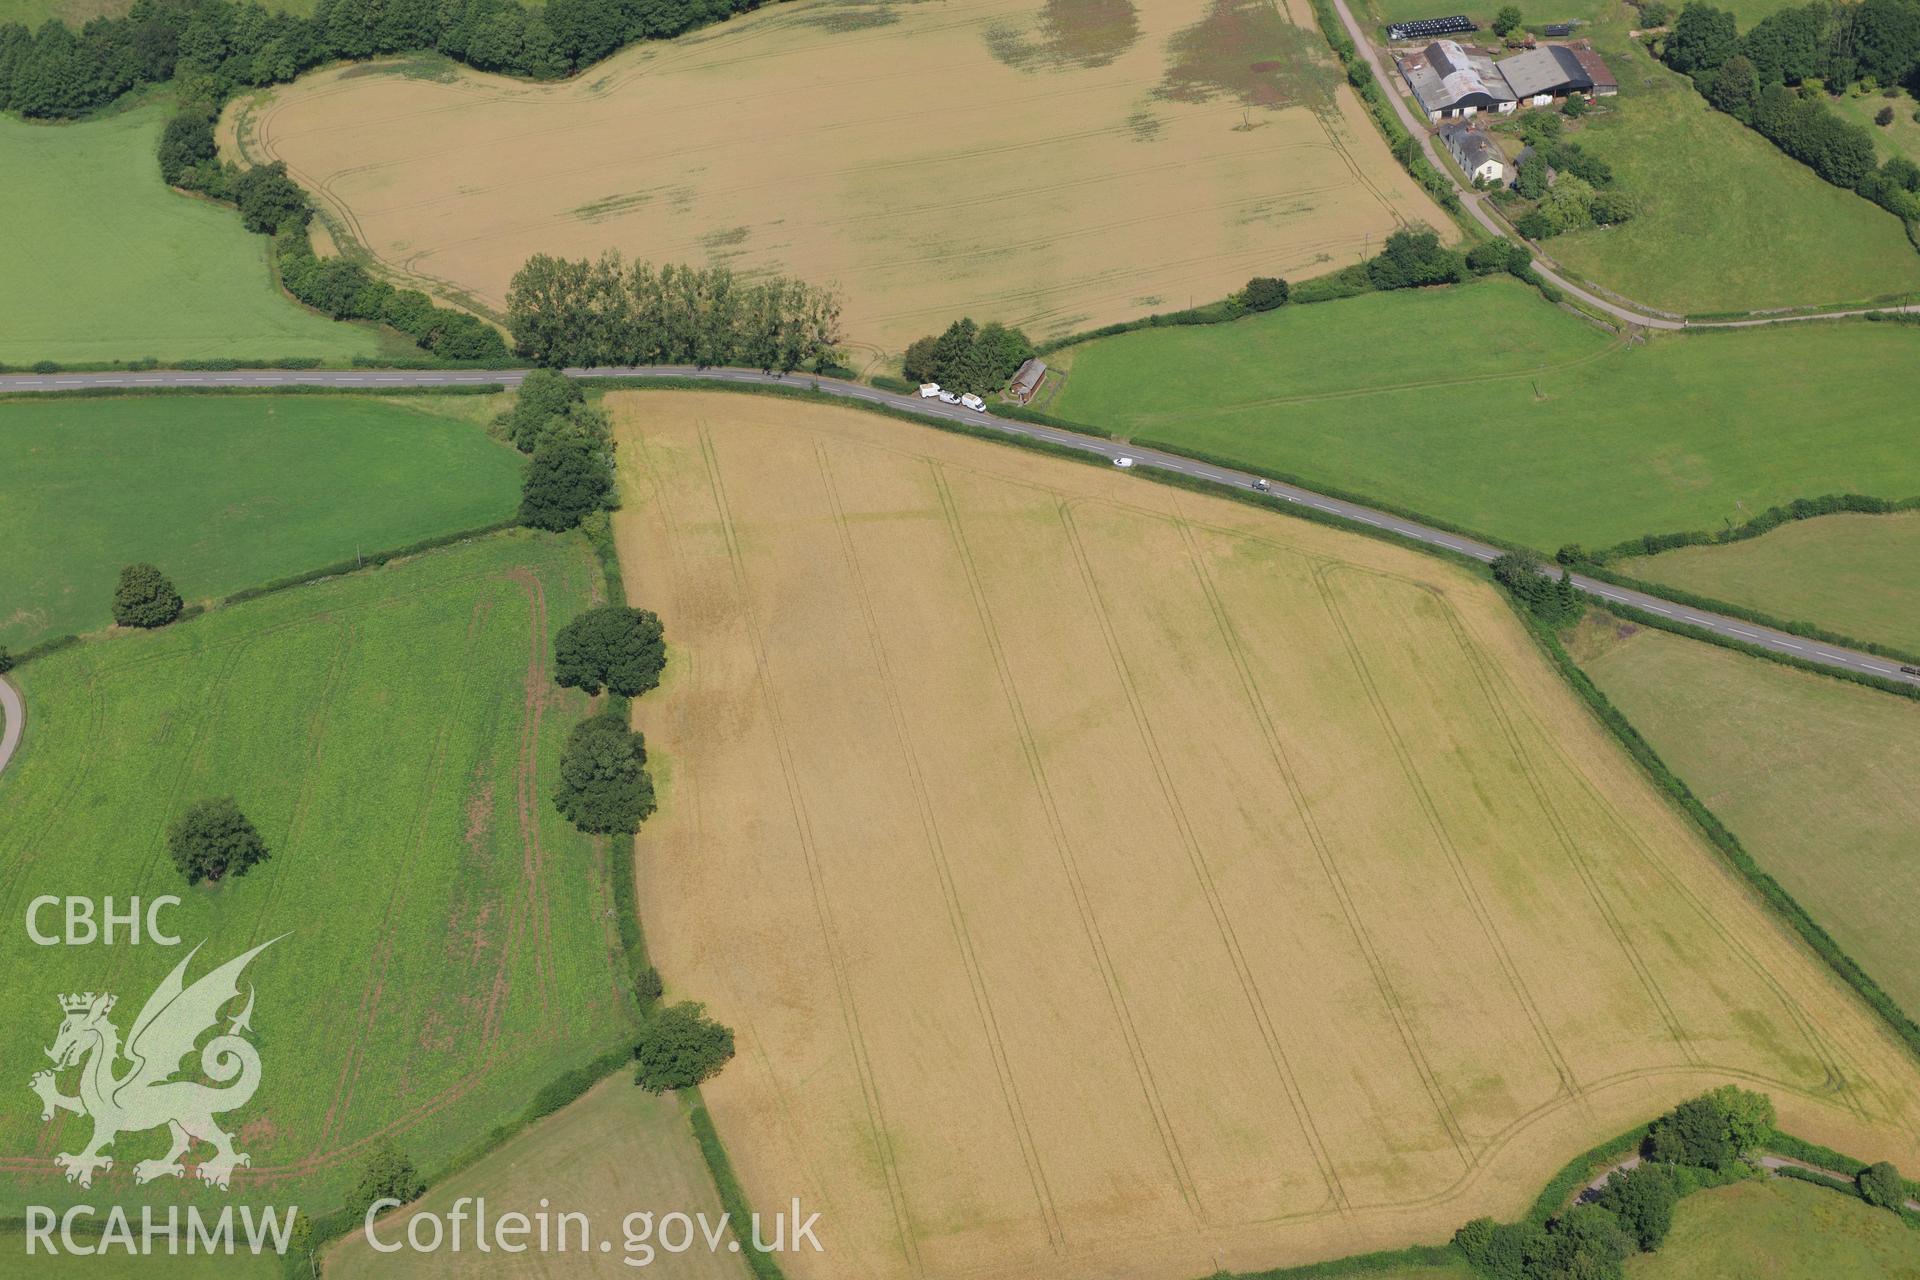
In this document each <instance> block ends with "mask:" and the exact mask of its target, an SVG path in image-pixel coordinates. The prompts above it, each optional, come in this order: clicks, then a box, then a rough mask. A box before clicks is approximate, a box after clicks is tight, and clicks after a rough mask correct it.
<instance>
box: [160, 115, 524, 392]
mask: <svg viewBox="0 0 1920 1280" xmlns="http://www.w3.org/2000/svg"><path fill="white" fill-rule="evenodd" d="M215 115H216V113H215V111H214V109H213V108H212V107H211V106H208V105H206V104H204V103H200V104H193V105H189V106H186V107H183V108H182V109H181V110H180V111H179V112H177V113H176V114H175V115H174V116H173V118H172V119H171V120H169V121H167V125H166V128H164V129H162V130H161V131H160V143H159V146H158V148H157V155H158V159H159V161H160V176H161V178H163V179H164V180H165V181H166V183H167V185H169V186H173V187H179V188H181V189H182V190H186V191H197V192H199V193H201V194H202V195H205V196H208V197H210V198H212V199H215V200H222V201H226V202H228V203H230V204H232V205H234V206H235V207H236V208H238V209H239V210H240V221H241V223H242V224H243V225H244V226H245V227H246V228H247V230H249V231H252V232H256V233H257V234H260V235H266V236H272V237H273V257H274V265H275V266H276V267H277V268H278V269H279V272H280V283H281V284H282V285H284V286H285V287H286V290H287V292H288V293H291V294H292V295H293V296H294V297H296V298H298V299H299V300H300V301H302V302H304V303H306V304H307V305H308V306H310V307H312V308H313V309H314V310H316V311H320V312H323V313H325V314H326V315H329V316H331V317H333V318H334V319H335V320H375V321H379V322H380V323H382V324H388V325H392V326H393V327H394V328H395V329H398V330H399V331H400V332H402V333H404V334H406V335H407V336H408V337H409V338H412V339H413V340H414V342H415V343H416V344H418V345H419V346H420V347H421V348H423V349H424V350H426V351H430V352H432V353H433V354H434V355H436V356H439V357H440V358H441V359H444V360H501V359H504V358H505V357H506V354H507V344H506V341H505V340H504V339H502V338H501V336H500V333H499V331H498V330H497V329H495V328H493V326H491V325H489V324H487V323H486V322H485V321H484V320H481V319H479V318H478V317H476V316H471V315H468V314H467V313H466V312H464V311H455V310H453V309H451V308H449V307H438V306H435V305H434V303H433V300H432V299H431V298H429V297H427V295H426V294H424V293H421V292H420V291H419V290H418V289H396V288H394V287H393V286H392V285H390V284H388V283H387V282H386V281H384V280H377V279H375V278H374V277H373V276H372V275H371V274H369V273H368V271H367V270H366V268H364V267H362V266H361V265H360V264H359V263H357V262H351V261H349V260H347V259H345V258H338V257H335V258H321V257H318V256H317V255H316V254H315V253H314V252H313V241H312V239H311V237H309V235H308V234H307V224H308V223H309V222H310V221H312V218H313V205H312V202H311V201H309V200H308V198H307V193H306V192H305V191H304V190H302V189H301V187H300V184H299V183H297V182H295V181H294V180H293V179H292V178H290V177H288V176H287V167H286V165H284V164H281V163H274V164H269V165H254V166H251V167H249V168H245V169H242V168H240V167H239V166H237V165H234V164H232V163H230V162H229V163H226V164H222V163H221V162H220V159H219V157H218V155H217V153H216V147H215V144H214V138H213V124H214V120H215Z"/></svg>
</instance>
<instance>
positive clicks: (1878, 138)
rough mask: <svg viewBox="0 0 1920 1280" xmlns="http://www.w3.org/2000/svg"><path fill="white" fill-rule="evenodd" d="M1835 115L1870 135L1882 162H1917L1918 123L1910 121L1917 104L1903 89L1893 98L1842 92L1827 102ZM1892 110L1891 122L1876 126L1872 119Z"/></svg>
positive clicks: (1918, 146) (1919, 124)
mask: <svg viewBox="0 0 1920 1280" xmlns="http://www.w3.org/2000/svg"><path fill="white" fill-rule="evenodd" d="M1826 102H1827V105H1829V106H1831V107H1832V108H1833V110H1834V112H1835V114H1837V115H1840V116H1843V117H1845V118H1846V119H1848V120H1850V121H1852V122H1853V123H1854V124H1857V125H1859V126H1860V127H1861V128H1863V129H1865V130H1866V131H1867V132H1868V133H1870V134H1872V135H1873V148H1874V152H1875V154H1876V155H1877V156H1878V157H1879V159H1880V161H1881V162H1882V163H1885V162H1886V161H1888V160H1890V159H1892V158H1893V157H1894V156H1905V157H1906V158H1907V159H1909V160H1915V161H1920V120H1915V119H1914V118H1913V113H1914V110H1915V108H1916V106H1920V103H1916V101H1915V99H1914V97H1913V95H1912V94H1911V93H1909V92H1906V91H1904V90H1902V91H1900V92H1898V93H1896V94H1895V95H1894V96H1893V97H1891V98H1888V97H1884V96H1882V95H1881V94H1878V93H1869V94H1866V95H1864V96H1862V97H1858V98H1856V97H1854V96H1853V94H1851V93H1845V94H1842V95H1841V96H1839V97H1837V98H1834V97H1829V98H1827V99H1826ZM1883 107H1892V108H1893V120H1892V121H1891V122H1890V123H1888V124H1884V125H1882V124H1877V123H1875V121H1874V117H1875V116H1877V115H1878V114H1879V113H1880V110H1881V108H1883Z"/></svg>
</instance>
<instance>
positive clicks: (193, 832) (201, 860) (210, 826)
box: [167, 796, 267, 884]
mask: <svg viewBox="0 0 1920 1280" xmlns="http://www.w3.org/2000/svg"><path fill="white" fill-rule="evenodd" d="M167 852H168V853H169V854H171V855H172V857H173V865H174V866H176V867H178V868H180V874H181V875H183V876H185V877H186V878H187V883H188V884H199V883H200V882H201V881H202V880H220V879H223V878H225V877H227V876H229V875H235V876H238V875H245V874H246V872H247V869H248V868H249V867H251V866H253V865H254V864H255V863H257V862H263V861H265V860H266V857H267V845H266V842H265V841H264V840H262V839H261V838H260V833H259V832H258V831H256V830H254V828H253V824H252V823H251V822H248V821H247V817H246V815H245V814H243V813H241V812H240V806H239V805H237V804H235V803H234V802H233V797H231V796H222V797H221V798H219V799H217V800H202V801H201V802H200V803H199V804H196V805H194V806H193V807H192V808H191V809H188V810H187V811H186V812H185V813H183V814H181V815H180V816H179V817H178V818H176V819H174V821H173V825H172V826H170V827H168V828H167Z"/></svg>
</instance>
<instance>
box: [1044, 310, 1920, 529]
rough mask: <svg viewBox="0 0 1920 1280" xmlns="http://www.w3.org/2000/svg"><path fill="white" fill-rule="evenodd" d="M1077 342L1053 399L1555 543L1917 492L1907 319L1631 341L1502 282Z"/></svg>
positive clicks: (1140, 431) (1187, 444)
mask: <svg viewBox="0 0 1920 1280" xmlns="http://www.w3.org/2000/svg"><path fill="white" fill-rule="evenodd" d="M1070 360H1071V366H1070V371H1069V373H1068V375H1067V380H1066V384H1065V386H1064V388H1063V389H1062V391H1061V393H1060V394H1059V395H1058V396H1057V397H1056V398H1055V399H1054V400H1053V402H1052V403H1051V404H1050V405H1049V406H1048V409H1049V411H1050V412H1052V413H1054V414H1057V415H1059V416H1061V417H1064V418H1070V419H1072V420H1074V421H1076V422H1084V423H1090V424H1093V425H1095V426H1098V427H1100V428H1101V429H1103V430H1107V431H1112V432H1117V433H1120V434H1122V435H1126V436H1129V437H1131V438H1133V439H1136V440H1141V441H1151V442H1153V443H1157V444H1164V445H1167V446H1169V447H1172V448H1176V449H1187V450H1198V451H1201V452H1204V453H1209V454H1212V455H1215V456H1218V457H1221V458H1224V459H1228V460H1231V461H1234V462H1238V463H1240V464H1243V465H1245V466H1248V467H1251V468H1254V469H1261V468H1267V469H1271V470H1274V471H1278V472H1282V473H1285V474H1290V475H1294V476H1298V477H1300V478H1301V479H1302V480H1304V481H1306V482H1307V483H1309V484H1316V483H1317V484H1322V485H1328V486H1332V487H1334V488H1340V489H1345V490H1348V491H1350V492H1354V493H1359V494H1364V495H1367V496H1369V497H1372V498H1376V499H1380V500H1383V501H1387V502H1391V503H1397V504H1399V505H1401V506H1404V507H1407V508H1411V509H1412V510H1415V511H1418V512H1421V513H1423V514H1426V515H1429V516H1435V517H1438V518H1440V519H1443V520H1448V521H1451V522H1453V523H1455V524H1458V525H1462V526H1465V527H1467V528H1470V529H1475V530H1479V531H1482V532H1485V533H1488V534H1492V535H1495V536H1497V537H1502V538H1507V539H1510V540H1512V541H1515V542H1520V543H1524V544H1526V545H1528V546H1533V547H1538V548H1541V549H1542V550H1544V551H1547V552H1552V551H1553V550H1554V549H1555V548H1557V547H1559V546H1560V545H1561V544H1562V543H1566V542H1583V543H1586V544H1588V545H1591V546H1610V545H1612V544H1613V543H1616V542H1620V541H1623V540H1625V539H1627V538H1635V537H1639V536H1640V535H1641V534H1644V533H1667V532H1672V531H1675V530H1681V529H1718V528H1721V527H1723V525H1725V524H1738V523H1740V522H1742V521H1745V520H1748V519H1750V518H1752V517H1753V516H1754V515H1756V514H1758V513H1759V512H1761V511H1764V510H1766V509H1767V508H1768V507H1770V506H1772V505H1774V504H1775V503H1781V502H1786V501H1789V500H1791V499H1793V498H1798V497H1807V496H1811V495H1816V494H1821V493H1847V492H1854V493H1868V494H1874V495H1876V496H1879V497H1886V498H1905V497H1908V496H1910V495H1911V494H1913V493H1915V492H1917V491H1920V454H1917V453H1916V452H1915V450H1914V449H1913V447H1912V440H1911V432H1910V431H1909V430H1908V429H1907V427H1906V425H1905V423H1906V420H1907V419H1906V415H1907V409H1906V408H1905V402H1904V400H1903V398H1902V393H1901V391H1900V387H1901V386H1902V385H1903V383H1904V382H1905V380H1906V379H1905V377H1904V376H1903V375H1902V373H1901V371H1903V370H1905V371H1916V370H1920V333H1916V332H1914V331H1913V330H1911V329H1907V328H1905V327H1904V326H1895V325H1869V324H1867V323H1864V322H1861V323H1853V324H1833V325H1808V326H1804V327H1803V326H1796V325H1787V326H1779V327H1775V328H1771V329H1756V330H1743V331H1739V332H1733V333H1712V334H1696V335H1674V336H1665V337H1655V338H1652V339H1651V340H1650V341H1648V342H1646V343H1644V344H1640V343H1635V344H1632V345H1627V344H1622V343H1619V342H1617V341H1616V340H1614V339H1613V338H1611V337H1610V336H1609V335H1608V334H1606V333H1604V332H1602V331H1600V330H1598V329H1594V328H1591V327H1589V326H1588V325H1586V324H1585V323H1584V322H1583V321H1581V320H1578V319H1576V318H1575V317H1573V316H1571V315H1569V314H1567V313H1566V312H1563V311H1560V310H1558V309H1556V308H1554V307H1551V306H1549V305H1548V304H1547V303H1545V302H1544V301H1542V300H1541V299H1540V298H1539V297H1538V295H1536V294H1533V293H1531V292H1530V291H1528V290H1526V289H1524V288H1522V287H1521V286H1519V285H1518V284H1514V283H1510V282H1507V281H1489V282H1486V283H1481V284H1474V285H1470V286H1467V287H1463V288H1452V289H1445V290H1424V291H1420V292H1417V293H1406V292H1402V293H1392V294H1370V295H1365V296H1362V297H1359V298H1352V299H1347V300H1345V301H1341V302H1329V303H1317V304H1314V305H1312V306H1306V307H1286V308H1282V309H1281V310H1279V311H1275V312H1270V313H1267V314H1265V315H1261V316H1254V317H1249V318H1247V319H1244V320H1238V321H1235V322H1233V323H1231V324H1224V325H1210V326H1205V327H1193V328H1179V329H1175V328H1161V329H1150V330H1142V331H1137V332H1134V333H1129V334H1122V335H1120V336H1118V337H1113V338H1102V339H1100V340H1098V341H1095V342H1090V343H1086V344H1084V345H1082V346H1079V347H1075V348H1072V349H1071V355H1070ZM1783 385H1792V386H1793V387H1794V388H1795V394H1794V396H1793V397H1792V399H1791V402H1790V403H1789V402H1788V401H1786V400H1783V399H1782V397H1781V395H1780V393H1779V390H1778V388H1780V387H1781V386H1783Z"/></svg>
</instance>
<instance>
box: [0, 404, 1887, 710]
mask: <svg viewBox="0 0 1920 1280" xmlns="http://www.w3.org/2000/svg"><path fill="white" fill-rule="evenodd" d="M566 372H567V374H568V375H569V376H572V377H576V378H692V379H698V380H700V381H704V382H723V383H725V382H730V383H747V384H759V385H765V386H784V387H794V388H809V387H810V388H814V389H817V390H819V391H821V392H823V393H825V394H827V395H833V396H840V397H843V398H845V399H849V400H861V401H865V402H867V403H869V404H877V405H883V406H885V407H886V408H889V409H894V410H898V411H901V412H904V413H913V414H919V415H921V416H923V417H932V418H944V419H948V420H951V421H954V422H960V423H965V424H967V425H969V426H976V427H987V428H991V429H992V430H995V431H1001V432H1004V433H1006V434H1007V435H1010V436H1020V437H1023V438H1025V439H1028V440H1038V441H1041V442H1044V443H1046V444H1049V445H1053V446H1055V447H1058V448H1062V449H1070V450H1073V451H1075V452H1077V453H1085V454H1092V455H1094V456H1096V457H1102V458H1109V459H1111V458H1118V457H1122V456H1125V457H1130V458H1132V459H1133V460H1134V461H1135V462H1136V463H1139V464H1141V465H1143V466H1148V467H1155V468H1159V469H1161V470H1164V471H1172V472H1177V473H1178V474H1180V475H1183V476H1189V477H1191V478H1193V479H1196V480H1201V481H1206V482H1208V483H1212V484H1218V485H1224V486H1226V487H1228V488H1233V489H1245V488H1248V487H1249V486H1251V485H1252V483H1253V481H1254V479H1255V477H1254V474H1253V473H1252V472H1248V471H1239V470H1235V469H1234V468H1231V467H1223V466H1216V465H1214V464H1212V463H1205V462H1196V461H1194V460H1192V459H1190V458H1183V457H1181V456H1179V455H1178V454H1172V453H1163V452H1161V451H1159V450H1157V449H1143V448H1138V447H1135V446H1133V445H1129V444H1124V443H1121V442H1117V441H1113V440H1102V439H1099V438H1097V437H1094V436H1086V435H1080V434H1078V433H1077V432H1072V431H1063V430H1060V429H1059V428H1057V427H1045V426H1039V425H1036V424H1034V423H1030V422H1021V421H1017V420H1015V419H1012V418H1002V417H998V416H996V415H994V414H991V413H975V412H973V411H972V410H970V409H964V408H961V407H959V406H957V405H948V404H942V403H941V402H939V401H937V400H922V399H920V398H919V397H917V396H911V395H896V394H895V393H893V392H890V391H881V390H879V389H878V388H875V387H868V386H862V385H861V384H859V383H854V382H843V381H841V380H839V379H837V378H820V377H813V376H810V375H806V374H796V375H788V376H782V375H780V374H772V373H761V372H758V371H757V370H753V369H696V368H688V367H680V366H649V367H646V368H599V369H568V370H566ZM524 377H526V370H524V369H472V370H459V371H440V370H432V371H428V370H356V371H346V370H324V369H316V370H301V371H283V370H278V369H258V370H243V371H239V372H233V373H200V372H172V371H167V370H160V369H156V370H149V371H146V372H141V373H50V374H9V375H5V376H0V394H5V393H19V392H58V391H81V390H87V389H91V388H100V387H127V388H130V389H131V388H157V387H226V388H237V389H244V388H272V387H333V388H339V389H343V390H352V391H381V390H391V389H394V388H398V387H448V386H471V385H473V384H476V383H479V384H499V385H502V386H507V387H513V386H517V385H519V382H520V380H521V379H522V378H524ZM1271 491H1272V494H1273V496H1274V497H1276V498H1279V499H1281V500H1283V501H1286V502H1292V503H1297V504H1299V505H1302V506H1307V507H1312V508H1314V509H1316V510H1318V511H1321V512H1324V513H1326V514H1327V515H1331V516H1337V517H1339V518H1341V519H1343V520H1352V521H1354V522H1356V523H1358V524H1363V525H1369V526H1371V527H1373V528H1375V529H1380V530H1383V531H1385V532H1387V533H1391V534H1394V535H1396V536H1398V537H1402V538H1407V539H1409V540H1411V541H1414V542H1420V543H1425V544H1426V545H1428V546H1434V547H1440V548H1442V549H1444V550H1447V551H1451V552H1454V553H1456V554H1459V555H1465V556H1471V557H1473V558H1474V559H1476V560H1480V561H1492V560H1494V559H1496V558H1498V557H1499V556H1500V555H1501V554H1502V550H1503V549H1502V548H1500V547H1495V546H1492V545H1490V544H1488V543H1485V542H1480V541H1477V540H1475V539H1473V538H1469V537H1466V536H1464V535H1461V534H1457V533H1449V532H1447V531H1446V530H1444V529H1437V528H1434V527H1433V526H1431V525H1426V524H1421V523H1420V522H1418V521H1415V520H1409V519H1407V518H1406V517H1405V516H1398V515H1394V514H1392V513H1390V512H1386V511H1381V510H1378V509H1376V508H1373V507H1369V506H1366V505H1363V504H1361V503H1358V502H1352V501H1348V500H1346V499H1343V498H1335V497H1332V496H1329V495H1327V494H1322V493H1316V492H1315V491H1313V490H1311V489H1303V488H1300V487H1299V486H1297V485H1291V484H1283V483H1281V482H1280V481H1277V480H1276V481H1273V482H1272V483H1271ZM1573 582H1574V585H1575V586H1577V587H1579V588H1580V589H1581V590H1582V591H1585V592H1588V593H1590V594H1592V595H1595V596H1599V597H1600V598H1601V599H1603V600H1608V601H1611V602H1613V603H1614V604H1619V605H1625V606H1627V607H1629V608H1634V609H1641V610H1645V611H1646V612H1648V613H1652V614H1658V615H1659V616H1661V617H1663V618H1666V619H1668V620H1670V621H1672V622H1674V623H1676V624H1679V625H1682V626H1689V627H1698V628H1700V629H1701V630H1702V631H1707V632H1711V633H1713V634H1714V635H1718V636H1723V637H1725V638H1727V639H1728V640H1731V641H1734V642H1735V643H1738V644H1746V645H1753V646H1756V647H1758V648H1762V649H1767V650H1769V651H1771V652H1774V653H1778V654H1781V655H1783V656H1785V657H1788V658H1793V659H1797V660H1799V661H1802V662H1811V663H1816V664H1818V665H1820V666H1826V667H1833V668H1836V669H1839V670H1842V671H1849V672H1854V673H1858V674H1864V675H1870V676H1877V677H1879V678H1881V679H1884V680H1897V681H1901V682H1903V683H1906V684H1913V685H1920V677H1916V676H1913V675H1909V674H1907V673H1905V672H1903V671H1902V670H1901V669H1900V664H1899V663H1897V662H1890V661H1888V660H1887V659H1885V658H1876V657H1873V656H1871V655H1868V654H1864V653H1860V652H1858V651H1856V650H1853V649H1847V648H1843V647H1841V646H1839V645H1833V644H1825V643H1822V642H1820V641H1818V640H1812V639H1808V638H1807V637H1804V636H1796V635H1793V634H1791V633H1789V632H1785V631H1776V630H1774V629H1773V628H1771V627H1763V626H1760V625H1758V624H1756V623H1751V622H1745V621H1742V620H1741V619H1738V618H1730V617H1727V616H1725V615H1723V614H1718V613H1710V612H1708V611H1707V610H1704V609H1696V608H1693V607H1691V606H1687V605H1682V604H1679V603H1676V602H1674V601H1671V600H1668V599H1667V598H1665V597H1663V596H1657V595H1653V594H1651V593H1648V592H1645V591H1637V590H1633V589H1630V588H1627V587H1621V586H1615V585H1613V584H1612V583H1608V582H1602V581H1600V580H1598V579H1596V578H1589V577H1585V576H1583V575H1581V574H1575V575H1573Z"/></svg>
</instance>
